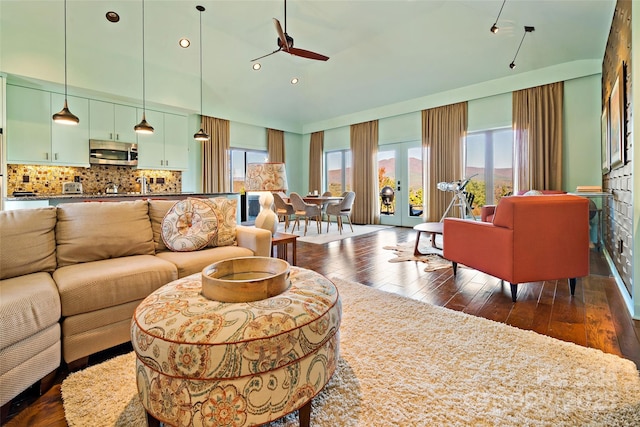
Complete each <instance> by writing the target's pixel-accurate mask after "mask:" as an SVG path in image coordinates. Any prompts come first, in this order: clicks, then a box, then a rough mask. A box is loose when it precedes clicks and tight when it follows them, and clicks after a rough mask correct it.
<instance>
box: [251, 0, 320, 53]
mask: <svg viewBox="0 0 640 427" xmlns="http://www.w3.org/2000/svg"><path fill="white" fill-rule="evenodd" d="M273 24H274V25H275V26H276V31H277V32H278V48H277V49H276V50H274V51H273V52H271V53H267V54H266V55H262V56H260V57H258V58H255V59H252V60H251V62H253V61H257V60H258V59H262V58H264V57H267V56H269V55H273V54H274V53H278V52H280V51H285V52H287V53H289V54H291V55H294V56H300V57H302V58H308V59H316V60H318V61H326V60H327V59H329V57H328V56H324V55H321V54H319V53H316V52H311V51H310V50H305V49H299V48H297V47H293V37H291V36H289V34H287V0H284V31H282V26H281V25H280V21H278V20H277V19H276V18H273Z"/></svg>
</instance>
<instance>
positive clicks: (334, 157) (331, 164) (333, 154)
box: [324, 150, 353, 196]
mask: <svg viewBox="0 0 640 427" xmlns="http://www.w3.org/2000/svg"><path fill="white" fill-rule="evenodd" d="M324 164H325V171H324V176H325V182H326V188H327V191H331V194H333V195H334V196H339V195H341V194H342V193H343V192H345V191H351V190H352V189H353V185H352V182H351V180H352V177H351V150H337V151H327V152H326V153H325V162H324Z"/></svg>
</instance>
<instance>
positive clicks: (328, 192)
mask: <svg viewBox="0 0 640 427" xmlns="http://www.w3.org/2000/svg"><path fill="white" fill-rule="evenodd" d="M322 197H333V194H331V191H325V192H324V193H322ZM338 202H339V200H331V201H328V202H325V203H323V204H322V218H323V219H324V216H325V215H326V214H327V206H329V205H332V204H335V203H338Z"/></svg>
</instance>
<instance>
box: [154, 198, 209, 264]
mask: <svg viewBox="0 0 640 427" xmlns="http://www.w3.org/2000/svg"><path fill="white" fill-rule="evenodd" d="M217 233H218V216H217V215H216V213H215V212H214V210H213V206H212V205H211V203H209V202H208V201H207V200H203V199H192V198H188V199H185V200H180V201H178V202H176V204H175V205H173V207H172V208H171V209H169V210H168V211H167V214H166V215H165V216H164V218H163V220H162V232H161V235H162V241H163V242H164V244H165V245H166V246H167V248H169V249H170V250H172V251H176V252H190V251H197V250H198V249H202V248H204V247H206V246H207V245H208V244H209V242H211V241H212V240H213V239H214V238H215V237H216V235H217Z"/></svg>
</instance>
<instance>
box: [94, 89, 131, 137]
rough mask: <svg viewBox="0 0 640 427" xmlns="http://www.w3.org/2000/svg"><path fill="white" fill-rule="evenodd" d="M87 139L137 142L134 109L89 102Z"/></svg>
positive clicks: (108, 103)
mask: <svg viewBox="0 0 640 427" xmlns="http://www.w3.org/2000/svg"><path fill="white" fill-rule="evenodd" d="M89 118H90V120H89V138H91V139H99V140H106V141H120V142H133V143H135V142H136V141H137V138H136V133H135V131H134V130H133V127H134V126H135V125H136V124H137V123H138V122H137V121H136V108H135V107H129V106H127V105H120V104H113V103H111V102H104V101H96V100H94V99H91V100H89Z"/></svg>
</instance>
